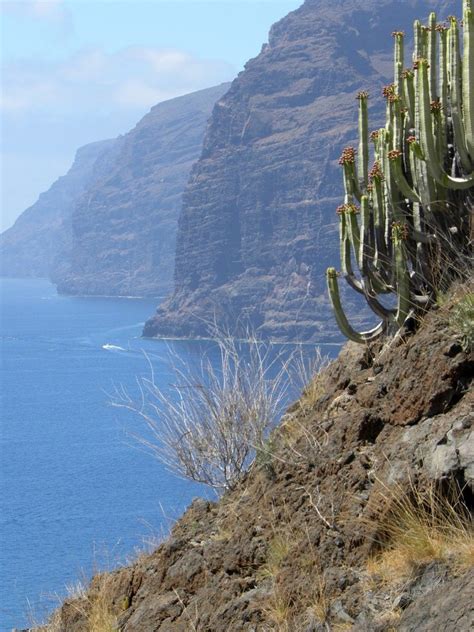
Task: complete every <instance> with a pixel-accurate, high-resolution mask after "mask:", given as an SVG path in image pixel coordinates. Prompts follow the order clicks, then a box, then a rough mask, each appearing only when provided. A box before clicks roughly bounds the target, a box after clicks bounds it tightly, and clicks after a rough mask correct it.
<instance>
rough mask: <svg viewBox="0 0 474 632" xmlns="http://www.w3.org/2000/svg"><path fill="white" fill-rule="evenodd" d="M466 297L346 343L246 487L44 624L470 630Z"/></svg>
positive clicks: (473, 553) (203, 505) (201, 509)
mask: <svg viewBox="0 0 474 632" xmlns="http://www.w3.org/2000/svg"><path fill="white" fill-rule="evenodd" d="M471 292H472V288H471ZM470 296H471V301H472V294H471V295H470ZM465 300H466V299H465V298H463V293H462V292H461V293H459V294H458V295H455V296H454V298H453V299H452V300H450V301H448V302H447V303H446V304H445V306H444V307H443V308H441V309H439V310H438V311H434V312H432V313H431V314H429V315H428V316H427V317H426V318H425V320H424V322H423V323H422V324H421V327H420V329H419V331H418V332H417V333H416V334H413V333H412V332H408V331H404V332H402V335H400V336H397V337H396V338H395V339H392V340H390V341H389V342H386V343H385V344H382V343H377V344H373V345H371V346H369V347H363V346H356V345H354V344H352V343H350V344H348V345H347V346H346V347H345V348H344V349H343V350H342V352H341V354H340V356H339V358H338V359H337V360H336V361H334V362H333V363H332V364H330V365H329V366H328V367H327V368H326V369H324V370H323V371H322V372H321V373H320V374H319V375H318V376H316V377H315V378H314V380H313V382H312V383H311V384H309V385H308V387H307V388H306V390H305V392H304V394H303V396H302V398H301V400H300V401H298V402H296V403H295V404H294V405H293V406H292V407H291V408H290V410H289V411H288V412H287V414H286V415H285V417H284V418H283V420H282V423H281V425H280V426H279V427H278V428H277V429H276V431H275V432H274V433H273V435H272V437H271V439H270V441H269V443H268V452H267V453H265V454H264V455H263V457H262V456H261V457H260V458H259V459H257V460H256V461H255V462H254V464H253V465H252V467H251V468H250V471H249V472H248V473H247V474H246V475H245V476H244V478H243V480H242V481H241V483H240V484H239V485H238V487H237V488H236V489H235V490H234V491H232V492H228V493H227V494H225V495H224V496H223V497H222V498H221V500H220V501H218V502H207V501H203V500H197V501H195V502H194V503H193V504H192V505H191V507H190V508H189V509H188V511H187V512H186V514H185V515H184V516H183V518H182V519H181V520H179V521H178V523H177V524H176V525H175V526H174V528H173V529H172V532H171V535H170V536H169V538H168V539H167V540H166V541H164V542H163V544H161V546H159V547H158V548H157V549H156V550H155V551H154V552H152V553H151V554H143V555H141V556H140V557H139V558H138V559H137V560H136V561H135V563H133V564H132V565H130V566H128V567H125V568H121V569H118V570H116V571H115V572H112V573H105V574H101V575H97V576H96V577H95V578H94V579H93V580H92V582H91V584H90V586H89V587H88V589H87V590H86V592H85V593H83V594H81V595H77V596H76V597H75V598H70V599H68V600H66V601H65V603H64V604H63V605H62V607H61V608H60V609H59V610H58V611H57V612H56V613H55V614H54V615H53V617H52V619H51V623H50V625H49V626H46V627H45V628H44V631H45V632H46V631H49V632H52V631H53V630H54V631H55V632H84V631H86V630H90V629H118V630H121V631H122V632H154V631H156V632H158V631H160V632H165V631H166V632H175V631H176V632H178V631H180V632H189V631H190V630H195V631H197V630H199V631H200V632H224V631H228V630H231V631H232V632H240V631H242V632H244V631H247V632H250V631H252V632H264V631H270V630H272V631H278V632H309V631H314V632H323V631H324V630H330V631H336V630H339V631H340V630H353V631H355V632H377V631H379V632H383V631H385V632H388V631H389V630H391V631H400V632H431V631H433V630H443V632H467V631H468V630H472V629H473V625H474V607H473V603H472V590H473V588H474V574H473V570H472V568H473V564H474V533H473V531H472V512H473V510H474V501H473V499H474V495H473V494H474V442H473V441H472V439H473V431H474V426H473V423H474V416H473V412H472V411H473V394H472V389H471V385H472V376H473V366H474V363H473V356H472V354H471V355H469V352H468V351H467V350H466V349H467V347H466V346H463V345H462V344H461V343H460V340H461V336H462V332H460V330H459V328H458V325H459V319H458V318H457V317H456V316H455V314H456V310H457V309H458V306H459V305H460V304H461V302H462V301H465ZM470 331H471V334H470V335H471V345H472V333H473V332H472V323H471V330H470ZM464 342H465V341H464ZM454 484H457V487H454ZM422 490H427V492H423V491H422ZM469 514H471V516H469ZM94 621H95V622H98V621H102V623H103V625H104V627H101V628H98V627H97V628H94V627H93V622H94ZM104 622H106V623H107V625H108V626H109V627H105V623H104Z"/></svg>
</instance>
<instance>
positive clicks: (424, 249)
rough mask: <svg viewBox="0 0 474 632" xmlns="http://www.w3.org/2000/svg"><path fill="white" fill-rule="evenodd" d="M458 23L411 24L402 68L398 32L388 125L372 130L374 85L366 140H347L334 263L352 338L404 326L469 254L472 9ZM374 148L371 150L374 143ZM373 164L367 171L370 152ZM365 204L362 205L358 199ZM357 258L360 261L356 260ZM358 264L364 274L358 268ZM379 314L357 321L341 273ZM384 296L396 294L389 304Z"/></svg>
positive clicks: (334, 287)
mask: <svg viewBox="0 0 474 632" xmlns="http://www.w3.org/2000/svg"><path fill="white" fill-rule="evenodd" d="M472 2H473V0H463V19H462V22H461V25H462V29H463V36H462V52H461V45H460V34H459V32H460V24H459V21H458V20H457V19H456V18H455V17H453V16H450V17H449V18H448V23H447V24H438V23H437V19H436V15H435V14H434V13H431V14H430V16H429V20H428V26H422V24H421V23H420V22H419V21H418V20H417V21H416V22H415V23H414V51H413V67H412V68H409V69H404V63H405V62H404V34H403V33H402V32H401V31H394V32H393V34H392V35H393V37H394V81H393V83H392V84H390V85H388V86H386V87H385V88H384V90H383V94H384V96H385V98H386V101H387V105H386V122H385V126H384V127H383V128H381V129H379V130H377V131H375V132H372V134H371V135H370V137H369V133H368V98H369V95H368V94H367V92H360V93H359V94H358V95H357V99H358V101H359V130H358V131H359V146H358V151H357V152H356V151H355V149H354V148H352V147H346V148H345V149H344V150H343V152H342V156H341V159H340V161H339V163H340V165H341V166H342V168H343V181H344V192H345V195H344V203H343V204H342V205H341V206H339V207H338V209H337V213H338V215H339V219H340V243H341V272H340V273H337V272H336V270H335V269H334V268H329V269H328V270H327V284H328V290H329V295H330V298H331V302H332V305H333V308H334V313H335V317H336V321H337V323H338V326H339V328H340V329H341V331H342V333H343V334H344V335H345V336H347V337H348V338H349V339H351V340H354V341H355V342H360V343H366V342H370V341H372V340H374V339H376V338H378V337H379V336H381V335H383V334H386V333H394V332H396V331H397V330H398V329H400V328H401V327H402V326H403V325H404V324H405V322H406V321H407V319H408V318H409V317H411V316H413V315H415V314H417V313H418V312H420V311H425V310H427V309H429V308H430V307H431V306H432V305H433V304H434V303H435V301H436V296H437V293H438V292H439V291H440V290H445V289H446V285H447V284H449V283H450V282H451V281H452V280H453V278H455V277H456V275H458V276H459V274H462V271H461V270H460V266H459V261H460V260H462V259H463V258H464V259H466V260H469V258H470V255H471V241H470V238H471V235H470V230H471V225H470V222H471V215H472V208H473V200H474V140H473V133H474V88H473V86H474V13H473V8H472ZM370 140H372V142H373V150H372V151H369V141H370ZM371 154H372V156H373V160H374V163H373V166H372V168H371V169H370V170H369V156H370V155H371ZM358 204H360V207H359V206H358ZM354 264H356V265H354ZM355 267H357V268H358V271H355V270H354V268H355ZM341 276H343V277H344V278H345V279H346V281H347V282H348V284H349V285H350V287H351V288H353V289H354V290H355V291H356V292H358V293H359V294H361V295H363V296H364V298H365V299H366V301H367V303H368V305H369V307H370V308H371V309H372V310H373V311H374V313H375V314H377V316H378V317H379V319H380V321H379V323H378V324H377V325H376V326H375V327H374V328H373V329H372V330H370V331H365V332H358V331H356V330H355V329H353V327H352V326H351V325H350V323H349V320H348V319H347V317H346V315H345V313H344V311H343V307H342V304H341V300H340V295H339V285H338V280H339V277H341ZM380 295H394V296H395V297H396V300H395V302H394V304H393V305H392V307H387V306H386V305H384V304H383V303H382V302H381V301H380Z"/></svg>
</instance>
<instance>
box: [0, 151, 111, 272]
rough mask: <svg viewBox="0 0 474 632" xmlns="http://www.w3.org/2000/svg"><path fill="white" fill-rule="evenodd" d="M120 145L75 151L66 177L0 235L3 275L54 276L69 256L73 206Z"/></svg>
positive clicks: (42, 195) (0, 263)
mask: <svg viewBox="0 0 474 632" xmlns="http://www.w3.org/2000/svg"><path fill="white" fill-rule="evenodd" d="M119 145H120V141H119V140H105V141H99V142H96V143H91V144H89V145H86V146H85V147H81V148H80V149H78V151H77V153H76V157H75V159H74V163H73V165H72V167H71V168H70V169H69V171H68V172H67V174H66V175H64V176H62V177H60V178H58V180H56V182H55V183H54V184H53V185H52V186H51V187H50V188H49V189H48V191H46V192H45V193H42V194H41V195H40V196H39V198H38V200H37V202H35V203H34V204H33V205H32V206H30V207H29V208H28V209H27V210H26V211H24V213H22V214H21V215H20V217H19V218H18V219H17V220H16V222H15V224H14V225H13V226H12V227H11V228H9V229H8V230H6V231H5V232H4V233H2V234H1V235H0V270H1V275H2V276H7V277H50V276H53V277H54V276H55V273H56V271H57V269H60V268H61V267H62V266H63V265H64V264H65V263H66V260H67V258H68V256H69V255H68V251H69V249H70V246H71V234H72V230H71V215H72V212H73V210H74V207H75V204H76V202H77V200H78V199H79V197H80V196H81V195H82V194H83V193H84V191H85V190H86V189H87V188H88V187H89V186H90V185H91V184H92V183H93V182H94V180H95V179H96V178H98V177H100V175H101V173H102V171H103V169H104V167H106V165H107V164H108V163H109V162H110V161H111V160H113V158H114V155H115V153H116V151H117V149H118V146H119Z"/></svg>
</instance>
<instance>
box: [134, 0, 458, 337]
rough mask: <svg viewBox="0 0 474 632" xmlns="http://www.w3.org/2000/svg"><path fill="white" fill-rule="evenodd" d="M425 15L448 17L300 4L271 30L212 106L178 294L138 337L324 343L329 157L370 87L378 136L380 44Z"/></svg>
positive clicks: (425, 6)
mask: <svg viewBox="0 0 474 632" xmlns="http://www.w3.org/2000/svg"><path fill="white" fill-rule="evenodd" d="M433 9H439V10H440V16H443V18H444V17H445V16H446V15H447V14H448V13H449V3H439V2H435V1H434V0H407V1H406V2H405V1H404V2H399V0H380V1H379V0H354V1H352V0H335V1H334V2H327V0H306V2H305V3H304V4H303V6H302V7H301V8H299V9H298V10H297V11H294V12H292V13H290V14H289V15H288V16H287V17H285V18H284V19H283V20H281V21H280V22H279V23H277V24H276V25H274V26H273V27H272V29H271V32H270V37H269V43H268V45H266V46H264V47H263V49H262V52H261V53H260V55H259V56H258V57H256V58H255V59H253V60H251V61H249V62H248V64H247V65H246V68H245V71H244V72H243V73H241V74H240V75H239V76H238V77H237V79H235V81H234V82H233V84H232V87H231V89H230V90H229V91H228V92H227V94H226V95H225V96H224V97H223V98H222V99H220V101H219V102H218V103H217V104H216V106H215V108H214V111H213V114H212V119H211V123H210V126H209V129H208V132H207V135H206V139H205V143H204V150H203V153H202V156H201V159H200V160H199V162H198V163H197V165H196V166H195V168H194V169H193V171H192V175H191V178H190V182H189V184H188V186H187V189H186V191H185V194H184V203H183V210H182V213H181V216H180V220H179V232H178V239H177V252H176V272H175V292H174V294H173V295H172V296H171V298H169V300H168V301H167V302H165V303H164V304H162V307H160V309H159V311H158V313H157V315H156V316H155V317H154V318H152V319H151V320H150V321H149V322H148V323H147V325H146V327H145V332H144V333H145V335H149V336H160V335H183V336H190V335H196V334H197V335H199V334H203V333H205V331H206V325H205V323H206V321H209V320H213V318H214V317H217V318H218V319H219V320H220V321H221V322H222V321H224V322H227V323H228V324H229V326H230V328H231V329H232V328H233V327H234V326H235V325H236V323H237V322H238V321H242V322H246V321H247V320H250V321H251V322H252V325H253V326H254V327H255V328H257V329H258V330H259V332H260V333H262V334H264V335H268V336H271V337H273V338H275V339H280V340H288V339H295V338H300V339H312V338H316V337H317V336H318V334H320V333H321V331H322V330H324V332H325V335H326V336H327V335H328V334H329V329H330V327H333V325H332V319H331V317H330V315H329V314H330V310H329V309H328V303H327V299H326V296H325V288H324V271H325V268H326V267H327V265H328V264H329V263H331V264H332V265H334V264H336V265H337V261H338V254H337V253H338V244H337V220H336V216H335V212H334V211H335V208H336V207H337V206H338V204H339V203H340V200H341V195H342V186H341V175H340V170H339V168H338V164H337V161H338V157H339V156H340V154H341V150H342V147H343V146H344V145H345V144H347V143H349V142H352V143H354V141H355V140H356V126H357V107H356V101H355V96H356V94H357V92H358V91H359V90H360V89H362V88H363V89H368V90H369V92H370V94H371V95H372V99H371V108H372V111H371V121H372V125H373V128H375V127H376V126H377V125H379V124H380V123H381V121H382V110H383V108H384V103H383V101H382V99H381V98H380V88H381V86H382V85H383V84H386V83H387V82H388V81H390V80H391V77H392V72H393V71H392V62H391V59H392V38H391V37H390V34H391V32H392V31H393V30H394V29H395V28H397V29H403V30H406V31H407V32H411V29H412V22H413V20H414V19H415V17H423V16H424V15H426V16H427V15H428V13H429V11H430V10H433ZM409 63H410V60H408V59H407V65H408V64H409ZM328 319H329V321H328Z"/></svg>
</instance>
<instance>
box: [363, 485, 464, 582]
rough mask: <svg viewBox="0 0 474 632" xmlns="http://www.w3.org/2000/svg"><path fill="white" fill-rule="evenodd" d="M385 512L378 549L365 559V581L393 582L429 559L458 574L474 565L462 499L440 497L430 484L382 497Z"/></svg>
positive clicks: (458, 496)
mask: <svg viewBox="0 0 474 632" xmlns="http://www.w3.org/2000/svg"><path fill="white" fill-rule="evenodd" d="M382 495H383V498H384V500H385V501H386V502H387V503H388V505H389V507H390V510H389V512H388V513H387V514H386V516H385V518H384V520H383V522H382V524H381V533H382V538H381V540H382V543H383V547H382V550H381V551H380V552H379V553H377V554H376V555H375V556H373V557H372V558H370V559H369V561H368V563H367V571H368V574H369V576H370V577H372V578H377V581H378V582H381V583H384V584H397V583H403V582H404V581H406V580H408V579H410V578H411V577H413V576H415V575H416V573H417V571H418V570H419V569H420V568H422V567H424V566H425V565H427V564H429V563H430V562H433V561H438V562H443V563H444V564H446V565H447V566H448V567H449V568H450V570H451V571H452V572H453V573H455V574H459V573H462V572H464V571H465V570H467V569H469V568H471V567H472V566H473V565H474V525H473V519H472V515H471V514H470V512H469V510H468V508H467V507H466V505H465V504H464V503H463V500H462V495H461V493H460V492H459V491H458V490H457V491H456V492H455V493H448V494H442V493H441V492H440V491H439V489H436V488H435V487H434V486H433V485H431V486H429V487H428V488H426V489H423V490H421V489H417V488H415V487H413V485H411V486H409V489H408V490H407V491H405V490H403V489H402V488H401V487H396V488H393V489H391V490H385V492H384V493H383V494H382Z"/></svg>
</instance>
